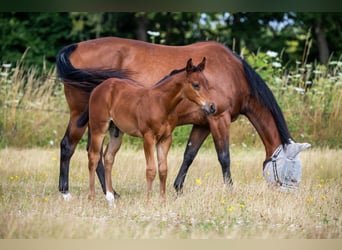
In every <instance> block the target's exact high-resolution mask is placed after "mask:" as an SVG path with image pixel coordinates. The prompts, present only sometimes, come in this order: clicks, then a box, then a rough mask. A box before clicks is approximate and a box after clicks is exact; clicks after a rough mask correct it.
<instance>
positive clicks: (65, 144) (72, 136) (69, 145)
mask: <svg viewBox="0 0 342 250" xmlns="http://www.w3.org/2000/svg"><path fill="white" fill-rule="evenodd" d="M76 120H77V119H76V118H71V119H70V121H69V125H68V128H67V129H66V132H65V134H64V137H63V139H62V140H61V143H60V172H59V187H58V189H59V191H60V192H61V193H62V195H63V198H64V200H70V199H71V195H70V193H69V167H70V160H71V157H72V156H73V154H74V152H75V148H76V146H77V144H78V143H79V141H80V140H81V138H82V135H83V134H84V132H85V129H86V126H85V127H82V128H78V127H77V126H76Z"/></svg>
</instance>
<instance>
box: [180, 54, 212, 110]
mask: <svg viewBox="0 0 342 250" xmlns="http://www.w3.org/2000/svg"><path fill="white" fill-rule="evenodd" d="M205 62H206V58H205V57H204V58H203V60H202V62H201V63H200V64H198V65H197V66H194V65H193V64H192V59H191V58H190V59H189V60H188V62H187V64H186V67H185V71H186V85H185V87H184V90H183V93H184V96H185V97H186V98H188V99H189V100H190V101H192V102H194V103H196V104H197V105H199V106H200V107H201V108H202V110H203V111H204V112H205V113H207V114H209V115H211V114H214V113H215V112H216V107H215V104H214V103H213V102H212V101H211V100H210V99H209V96H210V95H209V86H208V80H207V78H206V77H205V76H204V74H203V70H204V67H205Z"/></svg>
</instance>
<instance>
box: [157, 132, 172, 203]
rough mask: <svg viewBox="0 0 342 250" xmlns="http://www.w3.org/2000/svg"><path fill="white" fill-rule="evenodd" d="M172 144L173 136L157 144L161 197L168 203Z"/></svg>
mask: <svg viewBox="0 0 342 250" xmlns="http://www.w3.org/2000/svg"><path fill="white" fill-rule="evenodd" d="M171 143H172V137H171V135H170V136H168V137H167V138H166V139H164V140H163V141H161V142H159V143H158V144H157V158H158V174H159V180H160V197H161V198H162V199H163V202H165V201H166V178H167V169H168V167H167V154H168V152H169V150H170V146H171Z"/></svg>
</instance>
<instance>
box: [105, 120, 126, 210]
mask: <svg viewBox="0 0 342 250" xmlns="http://www.w3.org/2000/svg"><path fill="white" fill-rule="evenodd" d="M116 130H117V128H115V127H114V126H113V125H112V124H111V125H110V127H109V134H110V138H109V142H108V145H107V148H106V150H105V153H104V164H105V166H104V168H105V179H106V199H107V201H108V202H109V205H114V195H115V193H113V192H115V191H114V190H113V188H112V178H111V174H112V167H113V163H114V160H115V155H116V153H117V152H118V150H119V149H120V146H121V143H122V135H123V134H122V133H120V132H119V133H116Z"/></svg>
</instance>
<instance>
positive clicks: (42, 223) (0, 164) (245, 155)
mask: <svg viewBox="0 0 342 250" xmlns="http://www.w3.org/2000/svg"><path fill="white" fill-rule="evenodd" d="M182 153H183V152H182V149H179V148H177V147H175V148H172V150H171V152H170V154H169V175H168V181H167V203H166V204H165V205H163V204H162V203H161V202H160V200H159V197H158V190H159V180H158V177H157V178H156V180H155V182H154V186H153V197H152V201H151V204H150V205H147V204H146V191H145V189H146V181H145V164H144V155H143V151H142V150H139V151H136V150H132V149H130V148H128V147H127V148H123V149H122V150H120V151H119V153H118V156H117V160H116V164H115V166H114V168H113V170H114V171H113V183H114V186H115V188H116V190H117V191H118V192H119V193H120V194H121V198H120V199H119V200H117V201H116V207H115V208H110V207H108V205H107V203H106V201H105V198H104V195H102V191H101V190H100V186H99V183H98V181H96V187H97V189H96V194H97V197H96V200H95V201H89V200H88V199H87V194H88V169H87V154H86V152H85V151H84V150H77V151H76V153H75V156H74V157H73V160H72V163H71V169H70V191H71V194H72V195H73V199H72V200H71V201H69V202H65V201H64V200H63V199H62V197H61V195H60V194H59V192H58V188H57V186H58V175H59V150H58V149H40V148H32V149H16V148H5V149H2V150H1V151H0V173H1V175H0V238H9V239H13V238H34V239H36V238H53V239H61V238H73V239H75V238H87V239H95V238H96V239H155V238H158V239H164V238H167V239H226V238H239V239H240V238H248V239H255V238H263V239H264V238H267V239H269V238H275V239H278V238H296V239H302V238H338V239H340V238H341V236H342V234H341V225H342V210H341V207H342V201H341V197H342V189H341V177H342V176H341V170H340V167H341V165H340V164H339V162H341V161H342V152H341V150H331V149H311V150H307V151H305V152H303V153H301V159H302V163H303V181H302V183H301V186H300V190H299V191H298V192H294V193H281V192H279V191H276V190H273V189H272V188H270V187H267V185H266V184H265V181H264V179H263V177H262V167H261V166H262V161H263V160H264V159H263V158H264V151H263V150H262V149H253V150H252V149H248V148H247V149H246V148H244V149H241V148H240V147H233V148H232V151H231V158H232V163H231V170H232V177H233V180H234V183H235V184H234V188H233V189H231V190H230V189H228V188H227V187H224V186H223V185H222V175H221V170H220V166H219V164H218V161H217V159H216V153H215V151H213V150H212V149H202V150H201V151H200V153H199V155H198V157H197V158H196V159H195V161H194V163H193V166H192V167H191V168H190V170H189V174H188V177H187V179H186V181H185V187H184V193H183V195H182V196H181V197H178V198H177V197H176V195H175V192H174V190H173V187H172V183H173V180H174V178H175V176H176V174H177V171H178V168H179V166H180V163H181V160H182Z"/></svg>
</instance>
